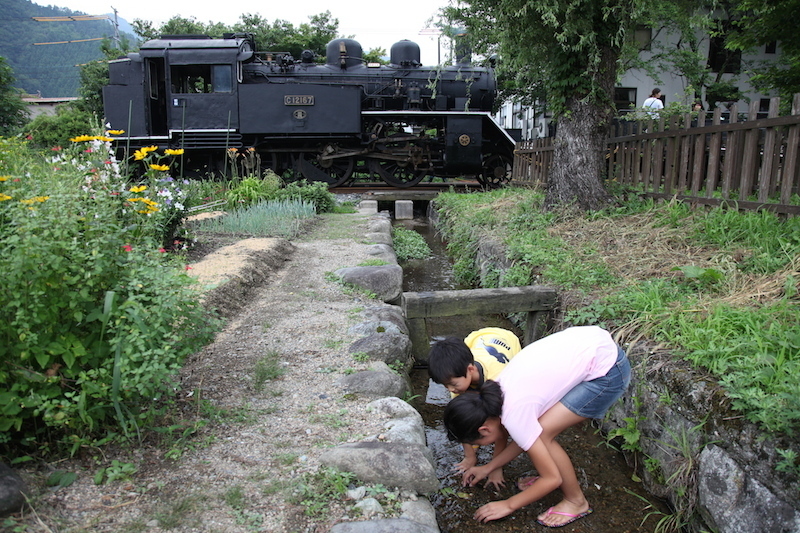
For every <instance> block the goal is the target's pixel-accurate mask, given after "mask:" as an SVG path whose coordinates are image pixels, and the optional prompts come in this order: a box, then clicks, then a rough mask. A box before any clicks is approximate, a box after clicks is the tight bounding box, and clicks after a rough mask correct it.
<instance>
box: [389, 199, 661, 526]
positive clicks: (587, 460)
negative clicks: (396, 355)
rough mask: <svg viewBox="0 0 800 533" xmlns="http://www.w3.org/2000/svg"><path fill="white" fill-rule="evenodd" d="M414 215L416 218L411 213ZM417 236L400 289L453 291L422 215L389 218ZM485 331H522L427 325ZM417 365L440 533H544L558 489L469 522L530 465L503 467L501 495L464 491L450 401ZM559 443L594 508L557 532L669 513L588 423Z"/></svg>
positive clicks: (637, 522)
mask: <svg viewBox="0 0 800 533" xmlns="http://www.w3.org/2000/svg"><path fill="white" fill-rule="evenodd" d="M415 217H416V213H415ZM394 224H395V225H403V226H405V227H406V228H408V229H413V230H415V231H417V232H418V233H420V234H421V235H422V236H423V237H424V238H425V240H426V242H427V243H428V245H429V246H430V248H431V250H432V252H433V257H431V258H429V259H425V260H412V261H409V262H407V263H405V264H403V285H404V286H403V290H404V291H426V290H452V289H459V288H464V287H458V286H457V285H456V283H455V281H454V280H453V272H452V264H451V262H450V261H449V259H448V257H447V254H446V249H445V245H444V243H443V242H442V241H441V239H440V238H439V236H438V235H436V232H435V230H434V229H433V228H431V227H430V226H429V225H428V223H427V221H426V220H425V219H424V218H415V219H414V220H400V221H394ZM488 326H495V327H502V328H506V329H509V330H511V331H514V332H515V333H517V335H519V336H520V338H521V337H522V332H521V331H520V330H519V329H518V328H517V327H515V326H514V325H513V324H512V323H511V322H509V321H508V320H506V319H505V318H504V317H502V316H475V317H462V316H460V317H448V318H442V319H438V320H429V321H428V330H429V333H430V336H431V340H432V341H435V340H438V339H440V338H443V337H447V336H456V337H462V338H463V337H466V336H467V335H468V334H469V333H470V332H471V331H473V330H476V329H479V328H482V327H488ZM419 366H420V367H422V368H415V370H414V371H413V372H412V374H411V381H412V387H413V394H414V395H415V396H416V398H415V399H414V400H412V405H413V406H414V407H415V408H416V409H417V410H418V411H419V412H420V414H421V415H422V417H423V420H424V421H425V432H426V437H427V440H428V447H429V448H430V449H431V451H432V452H433V455H434V458H435V460H436V465H437V468H436V473H437V476H438V478H439V480H440V481H441V488H440V490H439V492H437V493H435V494H433V495H431V498H430V499H431V502H432V503H433V506H434V508H435V509H436V514H437V520H438V523H439V527H440V529H441V531H442V533H478V532H482V533H485V532H492V533H494V532H497V533H501V532H521V531H544V530H547V529H548V528H545V527H544V526H541V525H539V524H537V523H536V517H537V515H538V514H540V513H541V512H543V511H545V510H546V509H547V508H549V507H550V506H552V505H555V504H556V503H558V502H559V501H560V500H561V493H560V491H558V490H556V491H554V492H553V493H551V494H549V495H548V496H546V497H545V498H543V499H542V500H540V501H538V502H535V503H533V504H531V505H529V506H527V507H525V508H523V509H520V510H518V511H516V512H515V513H513V514H511V515H510V516H508V517H506V518H504V519H502V520H497V521H494V522H489V523H486V524H481V523H479V522H477V521H475V520H474V519H473V518H472V515H473V513H474V512H475V510H476V509H478V508H479V507H480V506H481V505H484V504H485V503H488V502H491V501H494V500H499V499H505V498H509V497H511V496H513V495H514V494H515V493H516V492H517V489H516V487H515V483H516V480H517V479H518V478H519V477H521V476H524V475H530V474H531V473H532V465H531V463H530V460H529V459H528V457H527V456H526V455H521V456H519V457H518V458H516V459H515V460H514V461H512V462H511V463H510V464H508V465H507V466H506V467H505V468H504V475H505V478H506V486H505V487H504V488H502V489H500V490H499V491H495V490H494V489H493V488H485V487H484V486H483V484H482V483H481V484H479V485H477V486H475V487H462V486H461V476H460V475H459V474H457V473H456V472H454V470H453V467H454V465H455V464H456V463H458V462H459V461H461V459H462V458H463V451H462V447H461V445H460V444H458V443H452V442H449V441H448V439H447V437H446V435H445V431H444V426H443V424H442V413H443V411H444V406H445V405H446V404H447V402H448V401H449V394H448V392H447V391H446V389H445V388H444V387H443V386H441V385H438V384H436V383H433V382H432V381H430V379H429V378H428V374H427V371H426V370H425V368H424V367H423V365H419ZM559 442H560V443H561V445H562V446H563V447H564V449H565V450H566V452H567V453H568V454H569V456H570V458H571V459H572V461H573V464H574V466H575V470H576V472H577V474H578V479H580V480H581V482H582V486H583V490H584V492H585V494H586V497H587V498H588V500H589V503H590V505H592V507H593V509H594V513H593V514H592V515H590V516H588V517H586V518H583V519H581V520H578V521H576V522H574V523H572V524H569V525H567V526H564V527H562V528H559V531H565V532H593V533H626V532H648V533H650V532H653V531H655V530H656V528H657V525H658V523H659V521H660V520H662V519H663V518H664V517H665V516H666V514H667V513H669V510H668V508H667V507H666V506H665V505H664V503H663V502H661V501H660V500H659V499H657V498H656V497H654V496H652V495H650V494H648V493H647V492H646V491H645V490H644V488H643V487H642V485H641V483H638V482H637V481H636V480H637V479H638V478H637V476H636V475H635V472H634V469H633V468H631V467H630V466H628V464H627V463H626V461H625V458H624V457H623V455H622V454H621V453H620V452H618V451H617V450H615V449H614V448H612V447H610V446H609V445H608V444H607V443H606V440H605V439H604V437H603V436H602V435H601V434H600V433H599V431H598V430H597V429H596V427H594V426H593V425H592V424H591V423H586V424H583V425H581V426H577V427H573V428H570V429H568V430H567V431H565V432H564V433H563V434H562V435H561V436H560V437H559ZM491 451H492V450H491V447H487V446H483V447H481V448H480V449H479V450H478V459H479V463H485V462H488V461H489V460H490V459H491Z"/></svg>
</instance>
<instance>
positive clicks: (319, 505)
mask: <svg viewBox="0 0 800 533" xmlns="http://www.w3.org/2000/svg"><path fill="white" fill-rule="evenodd" d="M353 481H355V474H353V473H351V472H342V471H339V470H337V469H335V468H321V469H320V470H318V471H316V472H308V473H306V474H304V475H303V477H302V478H301V480H300V483H299V484H298V486H297V488H296V489H295V499H296V500H297V501H298V503H300V504H301V505H302V506H303V507H304V508H305V514H306V515H308V516H314V517H324V516H326V515H327V510H328V508H329V507H330V504H331V501H333V500H336V499H339V498H341V497H342V496H343V495H344V494H346V492H347V487H348V485H349V484H350V483H352V482H353Z"/></svg>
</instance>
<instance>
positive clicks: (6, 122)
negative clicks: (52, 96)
mask: <svg viewBox="0 0 800 533" xmlns="http://www.w3.org/2000/svg"><path fill="white" fill-rule="evenodd" d="M15 81H16V80H15V79H14V74H13V72H12V71H11V67H9V66H8V63H7V62H6V58H4V57H1V56H0V135H11V134H13V133H15V132H16V131H17V130H18V129H19V128H20V127H21V126H22V125H23V124H25V123H26V122H27V121H28V108H27V107H26V105H25V102H23V101H22V95H21V94H20V92H19V90H17V89H16V88H14V87H13V84H14V82H15Z"/></svg>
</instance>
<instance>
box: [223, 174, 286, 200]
mask: <svg viewBox="0 0 800 533" xmlns="http://www.w3.org/2000/svg"><path fill="white" fill-rule="evenodd" d="M280 188H281V179H280V178H279V177H278V175H277V174H275V173H274V172H272V171H267V172H266V173H265V174H264V177H263V178H262V177H258V176H248V177H245V178H244V179H242V180H241V181H239V182H234V183H233V184H232V186H231V187H230V188H229V189H228V192H227V194H226V195H225V196H226V200H227V201H228V209H241V208H245V207H250V206H251V205H255V204H257V203H259V202H263V201H265V200H273V199H275V198H276V194H277V192H278V190H279V189H280Z"/></svg>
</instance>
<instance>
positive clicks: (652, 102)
mask: <svg viewBox="0 0 800 533" xmlns="http://www.w3.org/2000/svg"><path fill="white" fill-rule="evenodd" d="M642 108H643V109H644V110H645V111H647V112H648V113H649V114H650V116H653V117H657V116H658V112H659V110H661V109H664V102H662V101H661V89H659V88H658V87H656V88H655V89H653V92H651V93H650V96H649V97H648V98H647V99H646V100H645V101H644V103H643V104H642Z"/></svg>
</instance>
